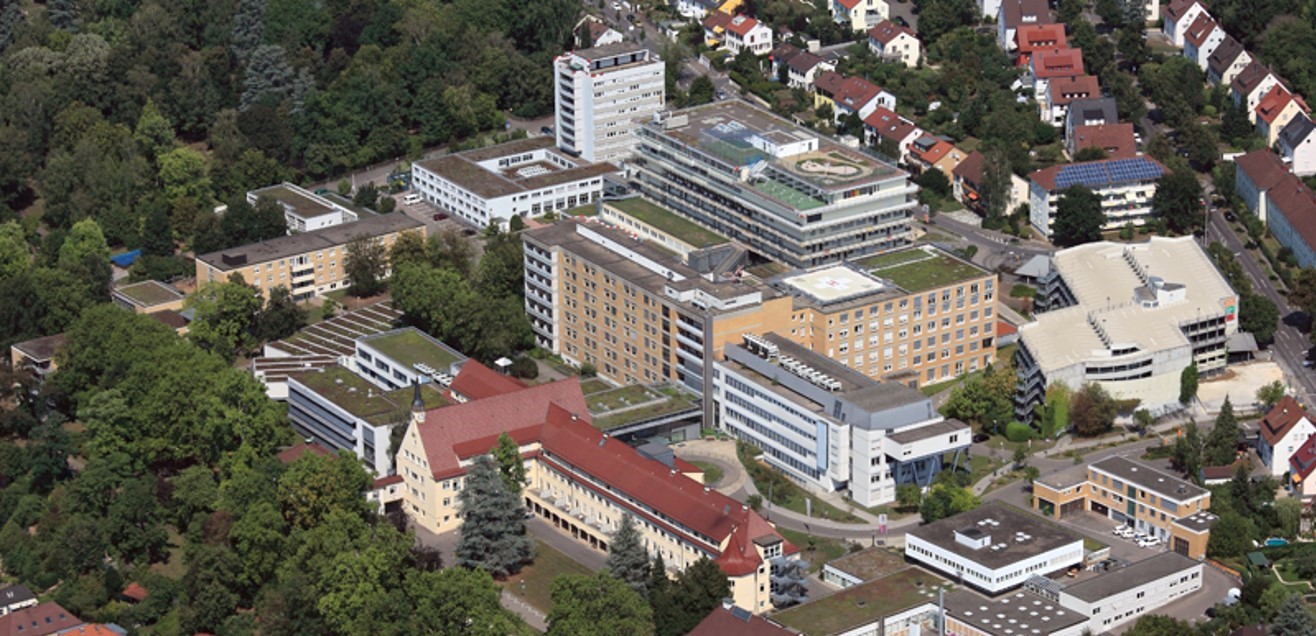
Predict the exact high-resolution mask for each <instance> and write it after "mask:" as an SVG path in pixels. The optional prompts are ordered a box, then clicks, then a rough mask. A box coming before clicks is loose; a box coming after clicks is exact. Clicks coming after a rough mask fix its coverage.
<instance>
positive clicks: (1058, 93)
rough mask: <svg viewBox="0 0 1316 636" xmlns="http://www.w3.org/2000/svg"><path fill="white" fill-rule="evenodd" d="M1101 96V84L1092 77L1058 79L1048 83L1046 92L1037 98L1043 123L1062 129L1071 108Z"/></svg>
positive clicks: (1079, 76) (1080, 76)
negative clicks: (1079, 102) (1073, 105)
mask: <svg viewBox="0 0 1316 636" xmlns="http://www.w3.org/2000/svg"><path fill="white" fill-rule="evenodd" d="M1100 96H1101V82H1100V81H1099V80H1098V79H1097V78H1096V77H1095V76H1092V75H1078V76H1075V77H1057V78H1055V79H1052V80H1048V81H1047V87H1046V92H1045V93H1042V94H1040V95H1039V96H1038V98H1037V108H1038V110H1040V111H1041V112H1040V113H1038V114H1039V116H1041V118H1042V121H1045V122H1047V123H1049V124H1051V125H1052V126H1056V127H1060V126H1062V125H1064V123H1065V121H1066V120H1067V119H1068V116H1069V110H1070V106H1071V105H1072V104H1073V103H1075V102H1078V101H1087V100H1091V99H1092V98H1094V97H1100Z"/></svg>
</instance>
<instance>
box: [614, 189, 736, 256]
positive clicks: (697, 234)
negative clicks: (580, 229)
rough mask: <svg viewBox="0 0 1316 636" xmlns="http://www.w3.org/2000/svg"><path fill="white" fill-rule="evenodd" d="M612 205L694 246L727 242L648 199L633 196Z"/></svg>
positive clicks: (716, 234) (718, 235)
mask: <svg viewBox="0 0 1316 636" xmlns="http://www.w3.org/2000/svg"><path fill="white" fill-rule="evenodd" d="M607 205H610V206H612V207H614V208H617V209H618V210H621V211H622V212H624V213H626V214H628V215H630V216H632V217H634V218H635V219H636V220H637V221H639V222H641V223H644V224H646V225H650V226H652V227H653V228H654V229H657V230H658V231H660V232H664V233H666V234H670V235H672V236H674V237H676V239H677V240H679V241H684V242H685V243H688V244H690V245H692V246H694V247H706V246H708V245H720V244H722V243H726V242H727V239H726V237H724V236H722V235H721V234H718V233H717V232H714V231H712V230H710V229H708V228H706V227H704V226H702V225H699V224H697V223H695V222H694V221H691V220H689V219H686V218H684V217H682V216H680V215H678V214H677V213H675V212H672V211H671V210H668V209H666V208H663V207H661V206H659V205H657V204H655V203H653V202H651V201H648V200H647V199H642V198H640V197H633V198H630V199H622V200H620V201H609V202H608V203H607Z"/></svg>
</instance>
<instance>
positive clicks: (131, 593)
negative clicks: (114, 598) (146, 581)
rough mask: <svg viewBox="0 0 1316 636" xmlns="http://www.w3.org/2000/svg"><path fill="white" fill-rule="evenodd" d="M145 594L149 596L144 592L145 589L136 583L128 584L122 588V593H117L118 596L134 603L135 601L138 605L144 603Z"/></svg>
mask: <svg viewBox="0 0 1316 636" xmlns="http://www.w3.org/2000/svg"><path fill="white" fill-rule="evenodd" d="M147 594H149V592H147V591H146V588H144V587H142V586H141V584H140V583H136V582H133V583H129V584H128V587H125V588H123V591H122V592H120V593H119V595H120V596H122V597H124V598H128V599H132V600H134V601H137V602H138V603H141V602H142V601H145V600H146V595H147Z"/></svg>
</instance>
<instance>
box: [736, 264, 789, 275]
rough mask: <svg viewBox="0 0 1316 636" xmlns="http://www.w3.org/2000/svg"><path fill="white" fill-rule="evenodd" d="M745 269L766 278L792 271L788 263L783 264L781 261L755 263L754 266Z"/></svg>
mask: <svg viewBox="0 0 1316 636" xmlns="http://www.w3.org/2000/svg"><path fill="white" fill-rule="evenodd" d="M745 271H747V272H749V273H750V274H753V275H755V276H757V277H759V278H764V279H766V278H772V277H773V276H779V275H781V274H785V273H786V272H789V271H791V268H790V267H788V266H786V265H782V264H781V263H764V264H762V265H755V266H754V267H751V268H749V269H747V270H745Z"/></svg>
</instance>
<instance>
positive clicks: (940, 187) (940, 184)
mask: <svg viewBox="0 0 1316 636" xmlns="http://www.w3.org/2000/svg"><path fill="white" fill-rule="evenodd" d="M914 183H917V184H918V185H919V187H920V188H923V189H924V190H925V191H927V192H931V193H933V194H935V195H937V196H939V197H946V196H949V195H950V181H948V180H947V179H946V173H944V172H942V171H940V170H937V169H935V168H932V169H929V170H924V171H923V173H922V174H920V175H919V176H918V177H917V178H915V179H914Z"/></svg>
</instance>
